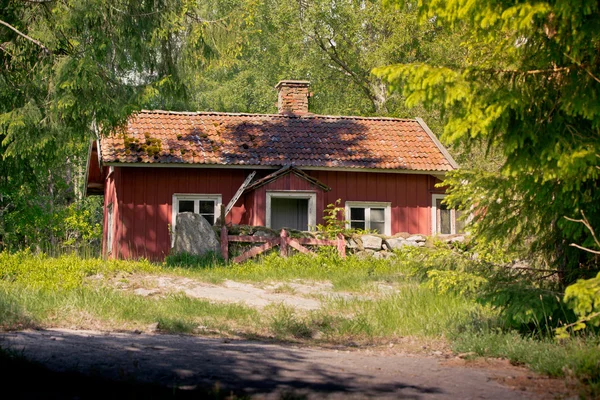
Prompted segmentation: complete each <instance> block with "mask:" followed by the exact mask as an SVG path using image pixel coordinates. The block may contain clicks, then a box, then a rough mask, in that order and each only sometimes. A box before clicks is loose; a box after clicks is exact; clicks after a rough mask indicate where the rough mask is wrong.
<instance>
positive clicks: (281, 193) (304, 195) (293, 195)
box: [265, 190, 317, 229]
mask: <svg viewBox="0 0 600 400" xmlns="http://www.w3.org/2000/svg"><path fill="white" fill-rule="evenodd" d="M273 198H289V199H307V200H308V228H309V229H311V227H314V226H317V193H316V192H307V191H302V190H267V204H266V220H265V225H266V226H267V228H270V227H271V199H273Z"/></svg>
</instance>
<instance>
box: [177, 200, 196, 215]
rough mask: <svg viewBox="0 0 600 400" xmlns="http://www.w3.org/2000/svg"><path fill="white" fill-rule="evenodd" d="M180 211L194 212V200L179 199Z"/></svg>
mask: <svg viewBox="0 0 600 400" xmlns="http://www.w3.org/2000/svg"><path fill="white" fill-rule="evenodd" d="M179 212H180V213H182V212H194V200H179Z"/></svg>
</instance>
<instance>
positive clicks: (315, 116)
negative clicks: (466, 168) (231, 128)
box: [137, 109, 418, 122]
mask: <svg viewBox="0 0 600 400" xmlns="http://www.w3.org/2000/svg"><path fill="white" fill-rule="evenodd" d="M141 113H143V114H167V115H223V116H232V117H233V116H235V117H256V116H261V117H270V118H272V117H279V118H298V119H321V118H322V119H352V120H371V121H378V120H380V121H405V122H418V120H417V119H416V118H396V117H380V116H375V117H366V116H361V115H325V114H303V115H293V114H292V115H290V114H260V113H233V112H223V111H169V110H146V109H143V110H140V111H138V112H137V114H141Z"/></svg>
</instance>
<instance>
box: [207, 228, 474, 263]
mask: <svg viewBox="0 0 600 400" xmlns="http://www.w3.org/2000/svg"><path fill="white" fill-rule="evenodd" d="M213 229H215V232H217V233H218V232H220V231H219V229H220V228H219V227H213ZM228 230H229V234H230V235H248V236H255V237H265V238H275V237H279V231H276V230H273V229H270V228H265V227H262V226H249V225H233V226H230V227H229V228H228ZM288 234H289V236H290V237H292V238H294V237H296V238H298V237H315V238H320V237H319V234H318V233H316V232H301V231H296V230H288ZM437 239H439V240H441V241H443V242H446V243H452V242H462V241H464V240H465V236H464V235H460V234H459V235H438V236H437ZM229 246H230V255H238V254H241V253H242V252H243V251H246V250H248V249H250V248H251V247H254V246H256V244H255V243H239V242H230V245H229ZM425 246H433V237H431V236H425V235H413V234H410V233H398V234H396V235H394V236H385V235H352V236H351V237H346V251H347V254H356V255H357V256H360V257H374V258H388V257H392V256H393V254H394V253H393V251H394V250H398V249H401V248H403V247H425ZM307 247H310V246H307Z"/></svg>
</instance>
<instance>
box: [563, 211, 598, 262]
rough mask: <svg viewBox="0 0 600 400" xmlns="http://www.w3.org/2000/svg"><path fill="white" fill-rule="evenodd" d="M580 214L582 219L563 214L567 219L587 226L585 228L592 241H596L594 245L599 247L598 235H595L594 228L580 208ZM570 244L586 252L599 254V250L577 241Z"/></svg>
mask: <svg viewBox="0 0 600 400" xmlns="http://www.w3.org/2000/svg"><path fill="white" fill-rule="evenodd" d="M581 216H582V217H583V219H574V218H569V217H567V216H565V219H566V220H567V221H571V222H577V223H580V224H583V226H585V227H586V228H587V230H588V231H590V233H591V234H592V238H593V239H594V242H595V243H596V246H598V247H599V248H600V240H598V237H597V236H596V232H595V231H594V228H593V227H592V225H591V224H590V221H589V220H588V219H587V217H586V216H585V214H584V212H583V210H581ZM570 246H573V247H576V248H578V249H580V250H584V251H587V252H588V253H592V254H598V255H600V251H598V250H593V249H589V248H587V247H583V246H580V245H578V244H577V243H571V244H570Z"/></svg>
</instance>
